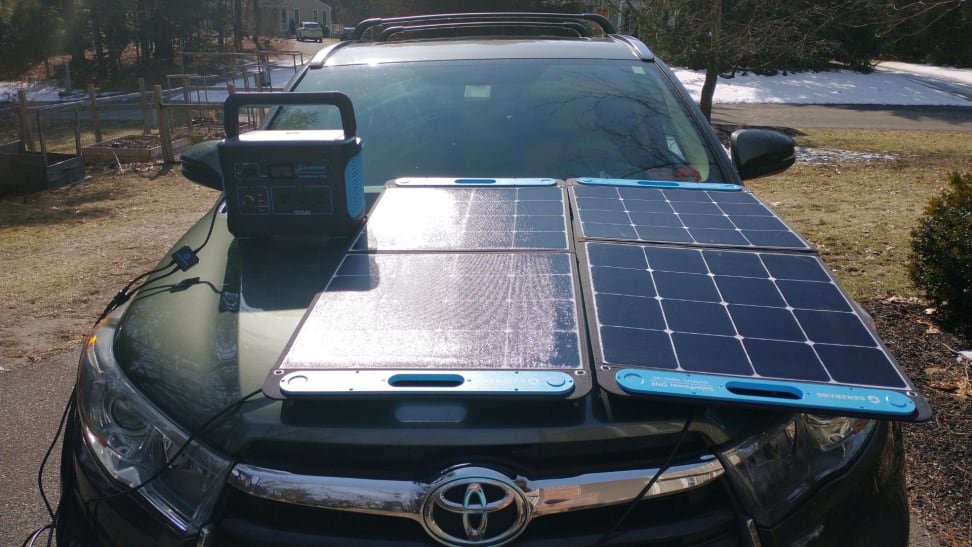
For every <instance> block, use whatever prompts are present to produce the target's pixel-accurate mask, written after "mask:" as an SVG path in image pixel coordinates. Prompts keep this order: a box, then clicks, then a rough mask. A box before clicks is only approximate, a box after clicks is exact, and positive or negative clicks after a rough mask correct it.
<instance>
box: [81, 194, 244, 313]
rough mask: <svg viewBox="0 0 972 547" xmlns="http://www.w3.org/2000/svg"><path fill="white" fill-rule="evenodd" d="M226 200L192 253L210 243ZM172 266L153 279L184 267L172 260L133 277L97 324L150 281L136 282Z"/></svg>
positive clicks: (222, 202)
mask: <svg viewBox="0 0 972 547" xmlns="http://www.w3.org/2000/svg"><path fill="white" fill-rule="evenodd" d="M225 202H226V198H220V200H219V201H217V202H216V205H215V206H213V210H212V215H211V216H210V219H209V229H208V230H207V231H206V237H205V238H204V239H203V242H202V243H201V244H200V245H199V246H198V247H196V248H195V249H192V253H193V254H198V253H199V251H201V250H202V249H203V247H205V246H206V245H207V244H208V243H209V240H210V238H211V237H212V235H213V230H214V228H215V227H216V216H217V215H218V214H219V208H220V206H221V205H222V204H224V203H225ZM173 266H174V268H173ZM170 268H173V269H171V270H170V271H168V272H166V273H165V274H164V275H161V276H159V277H157V278H155V279H153V280H151V281H158V280H159V279H163V278H165V277H168V276H170V275H173V274H174V273H175V272H177V271H179V270H181V269H182V268H180V266H179V264H177V263H176V261H175V260H171V261H169V263H168V264H166V265H165V266H160V267H158V268H156V269H154V270H151V271H148V272H145V273H143V274H141V275H139V276H138V277H136V278H135V279H132V280H131V281H129V282H128V284H127V285H125V286H124V287H123V288H122V289H121V290H120V291H118V294H116V295H115V297H114V298H112V299H111V302H109V303H108V305H107V306H105V310H104V311H103V312H101V315H99V316H98V320H97V321H95V324H96V325H97V324H98V323H100V322H101V321H102V320H103V319H104V318H105V317H108V314H110V313H111V312H113V311H115V310H116V309H118V307H119V306H121V305H122V304H124V303H125V302H128V300H129V299H130V298H131V297H132V294H133V293H135V292H137V291H138V290H139V289H141V288H142V287H143V286H145V283H148V282H149V281H146V282H145V283H142V284H140V285H138V286H137V287H135V288H134V289H133V288H132V287H133V286H134V285H135V284H136V283H138V282H139V281H142V280H143V279H145V278H147V277H149V276H152V275H155V274H158V273H162V272H165V271H166V270H169V269H170Z"/></svg>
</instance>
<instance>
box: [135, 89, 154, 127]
mask: <svg viewBox="0 0 972 547" xmlns="http://www.w3.org/2000/svg"><path fill="white" fill-rule="evenodd" d="M138 96H139V97H140V98H141V100H142V134H143V135H151V134H152V109H151V108H149V100H148V97H146V96H145V78H139V79H138Z"/></svg>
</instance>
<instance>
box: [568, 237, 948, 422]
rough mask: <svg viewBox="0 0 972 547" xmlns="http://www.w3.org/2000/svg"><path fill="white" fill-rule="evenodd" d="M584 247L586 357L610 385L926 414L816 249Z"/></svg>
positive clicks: (634, 391)
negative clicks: (590, 349) (590, 353)
mask: <svg viewBox="0 0 972 547" xmlns="http://www.w3.org/2000/svg"><path fill="white" fill-rule="evenodd" d="M583 248H584V254H585V256H586V262H587V264H586V266H587V273H588V275H587V281H586V286H585V289H586V291H587V298H588V299H589V302H588V309H589V310H591V311H590V312H589V313H591V314H592V315H593V317H591V318H590V320H589V324H590V325H591V336H592V340H593V345H594V364H595V366H596V370H597V379H598V382H599V383H600V384H601V385H602V386H604V387H605V388H607V389H608V390H609V391H612V392H614V393H616V394H620V395H646V396H656V397H687V398H694V399H703V400H708V401H721V402H727V403H735V404H754V405H771V406H778V407H779V406H783V407H793V408H800V409H808V410H817V411H829V412H840V413H851V414H865V415H884V416H892V417H896V418H901V419H906V418H909V417H910V418H915V419H923V418H927V417H928V416H929V415H930V410H929V409H928V407H927V404H926V403H925V402H924V400H923V399H922V398H921V396H920V395H918V394H917V393H916V392H915V390H914V388H913V386H912V385H911V384H910V382H909V381H908V379H907V378H906V377H905V376H904V375H903V374H902V373H901V372H900V370H899V369H898V367H897V365H896V363H895V362H894V360H893V358H892V357H891V356H890V355H889V354H888V352H887V351H886V350H885V348H884V347H883V346H882V344H881V343H880V341H879V340H878V338H877V337H876V335H875V334H874V332H873V331H872V330H871V329H870V328H869V327H868V324H867V322H866V321H865V320H864V318H863V317H862V316H861V315H860V313H859V312H858V311H857V308H856V306H854V305H853V304H852V303H851V300H850V299H849V298H848V297H847V296H846V295H845V294H844V292H843V291H842V289H841V288H840V287H839V286H838V285H837V283H836V282H835V281H834V280H833V278H832V277H831V276H830V274H829V273H828V271H827V269H826V268H825V267H824V265H823V263H822V262H821V261H820V259H819V258H818V257H816V256H814V255H811V254H794V253H784V252H779V251H775V250H729V249H714V248H690V247H672V246H660V245H650V244H625V243H608V242H587V243H585V244H584V245H583Z"/></svg>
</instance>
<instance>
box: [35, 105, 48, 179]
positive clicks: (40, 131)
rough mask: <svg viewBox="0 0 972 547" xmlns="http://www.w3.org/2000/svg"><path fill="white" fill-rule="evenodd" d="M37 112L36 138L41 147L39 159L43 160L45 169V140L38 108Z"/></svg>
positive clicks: (46, 164)
mask: <svg viewBox="0 0 972 547" xmlns="http://www.w3.org/2000/svg"><path fill="white" fill-rule="evenodd" d="M36 114H37V138H38V140H40V147H41V161H42V162H44V169H47V166H48V163H47V142H46V141H44V126H43V125H41V112H40V110H38V111H37V112H36Z"/></svg>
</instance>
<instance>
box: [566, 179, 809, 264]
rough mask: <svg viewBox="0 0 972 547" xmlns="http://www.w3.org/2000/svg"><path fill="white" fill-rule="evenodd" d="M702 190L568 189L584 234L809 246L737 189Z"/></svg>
mask: <svg viewBox="0 0 972 547" xmlns="http://www.w3.org/2000/svg"><path fill="white" fill-rule="evenodd" d="M717 186H725V187H730V186H731V185H717ZM702 188H705V187H702ZM702 188H700V189H685V188H634V187H626V186H606V185H594V186H590V185H583V184H574V185H573V186H571V187H570V192H571V196H572V198H571V199H572V200H573V206H574V207H575V209H576V215H577V218H578V219H579V221H580V232H581V233H580V235H581V237H584V238H589V239H608V240H626V241H640V242H645V243H676V244H687V245H702V246H719V247H743V248H757V247H759V248H762V247H768V248H779V249H799V250H809V249H810V246H809V244H808V243H807V242H806V241H804V240H803V239H802V238H801V237H800V236H798V235H797V234H796V233H795V232H793V230H791V229H790V228H789V227H788V226H787V225H786V224H785V223H784V222H783V221H782V220H780V219H779V218H778V217H777V216H776V215H775V214H774V213H773V212H772V211H771V210H770V209H769V208H767V207H766V206H765V205H763V203H762V202H760V201H759V200H758V199H757V198H756V197H755V196H754V195H752V194H751V193H749V192H746V191H742V190H740V188H741V187H734V190H732V189H725V190H715V189H702Z"/></svg>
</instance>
